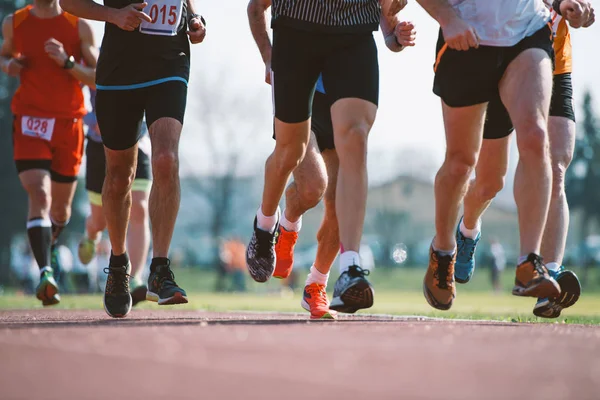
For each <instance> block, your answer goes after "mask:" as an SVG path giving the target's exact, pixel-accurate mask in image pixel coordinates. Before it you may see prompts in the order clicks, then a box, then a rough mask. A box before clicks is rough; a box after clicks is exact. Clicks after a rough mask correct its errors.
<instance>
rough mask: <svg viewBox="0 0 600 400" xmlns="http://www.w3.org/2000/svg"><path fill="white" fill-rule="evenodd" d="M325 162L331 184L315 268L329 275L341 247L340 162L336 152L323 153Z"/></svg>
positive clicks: (326, 197)
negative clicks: (337, 207) (337, 199)
mask: <svg viewBox="0 0 600 400" xmlns="http://www.w3.org/2000/svg"><path fill="white" fill-rule="evenodd" d="M322 156H323V160H324V161H325V165H326V166H327V177H328V179H329V184H328V186H327V190H326V191H325V197H324V198H323V204H324V205H325V214H324V215H323V221H321V227H320V228H319V232H318V233H317V242H318V246H317V256H316V258H315V268H316V269H317V270H318V271H319V272H320V273H322V274H328V273H329V271H330V270H331V265H332V264H333V262H334V261H335V257H336V256H337V253H338V251H339V247H340V235H339V230H338V220H337V215H336V213H335V192H336V187H337V175H338V168H339V160H338V156H337V153H336V151H335V150H325V151H323V153H322Z"/></svg>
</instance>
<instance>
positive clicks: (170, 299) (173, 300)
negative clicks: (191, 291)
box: [146, 290, 188, 306]
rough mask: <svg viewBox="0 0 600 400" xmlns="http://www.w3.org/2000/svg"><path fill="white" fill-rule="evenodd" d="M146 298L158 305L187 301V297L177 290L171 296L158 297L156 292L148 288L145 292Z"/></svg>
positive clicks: (184, 302)
mask: <svg viewBox="0 0 600 400" xmlns="http://www.w3.org/2000/svg"><path fill="white" fill-rule="evenodd" d="M146 300H148V301H153V302H155V303H158V305H159V306H167V305H173V304H186V303H187V302H188V299H187V297H186V296H184V295H182V294H181V293H179V292H175V294H174V295H173V296H171V297H167V298H164V299H163V298H160V297H159V296H158V295H157V294H156V293H153V292H151V291H149V290H148V291H147V292H146Z"/></svg>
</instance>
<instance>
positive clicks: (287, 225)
mask: <svg viewBox="0 0 600 400" xmlns="http://www.w3.org/2000/svg"><path fill="white" fill-rule="evenodd" d="M280 223H281V226H282V227H283V229H285V230H286V231H288V232H300V229H301V228H302V216H300V218H298V221H296V222H292V221H290V220H289V219H287V218H286V216H285V210H283V213H281V222H280Z"/></svg>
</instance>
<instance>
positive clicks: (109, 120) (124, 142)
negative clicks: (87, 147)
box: [96, 89, 145, 150]
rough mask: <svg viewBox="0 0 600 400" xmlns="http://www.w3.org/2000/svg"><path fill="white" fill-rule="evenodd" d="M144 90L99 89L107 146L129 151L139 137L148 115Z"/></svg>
mask: <svg viewBox="0 0 600 400" xmlns="http://www.w3.org/2000/svg"><path fill="white" fill-rule="evenodd" d="M144 94H145V92H144V89H134V90H98V91H97V93H96V118H97V119H98V126H99V128H100V133H101V135H102V141H103V143H104V146H106V147H107V148H108V149H111V150H125V149H129V148H131V147H133V146H134V145H135V144H136V143H137V140H138V136H139V132H140V125H141V123H142V118H143V117H144V105H145V99H144Z"/></svg>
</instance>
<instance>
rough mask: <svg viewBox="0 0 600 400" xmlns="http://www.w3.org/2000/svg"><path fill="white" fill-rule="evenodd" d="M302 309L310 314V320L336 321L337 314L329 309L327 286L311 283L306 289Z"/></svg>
mask: <svg viewBox="0 0 600 400" xmlns="http://www.w3.org/2000/svg"><path fill="white" fill-rule="evenodd" d="M301 304H302V308H304V309H305V310H306V311H309V312H310V319H335V318H336V317H337V312H335V311H333V310H330V309H329V300H327V293H326V292H325V286H324V285H319V284H318V283H311V284H310V285H307V286H305V287H304V294H303V295H302V303H301Z"/></svg>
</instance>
